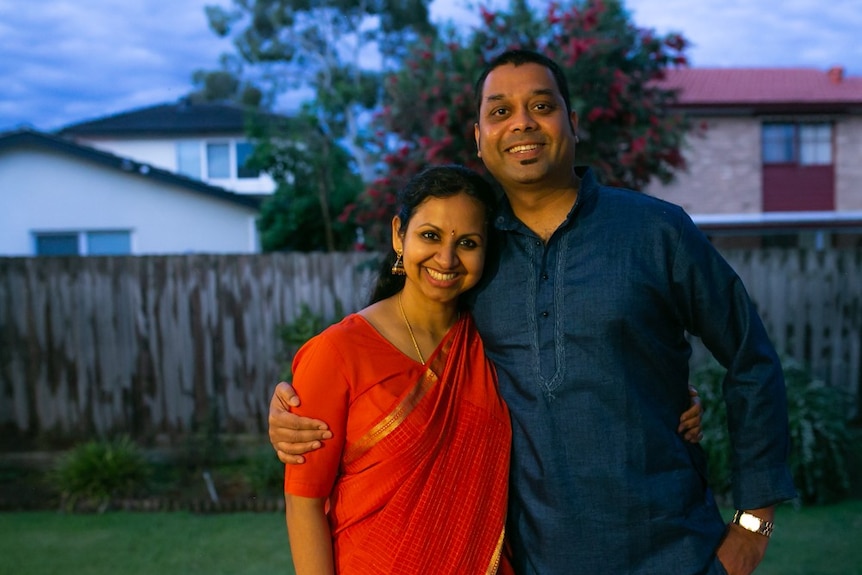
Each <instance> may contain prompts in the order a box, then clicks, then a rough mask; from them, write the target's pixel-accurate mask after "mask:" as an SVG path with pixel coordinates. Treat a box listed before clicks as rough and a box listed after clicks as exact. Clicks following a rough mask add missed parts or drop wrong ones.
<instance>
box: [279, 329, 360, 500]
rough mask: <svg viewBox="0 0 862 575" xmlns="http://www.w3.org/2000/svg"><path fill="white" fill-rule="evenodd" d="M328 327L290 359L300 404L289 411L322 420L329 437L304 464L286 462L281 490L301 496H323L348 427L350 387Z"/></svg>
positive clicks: (334, 474)
mask: <svg viewBox="0 0 862 575" xmlns="http://www.w3.org/2000/svg"><path fill="white" fill-rule="evenodd" d="M344 365H345V359H344V358H343V357H342V356H341V354H340V353H339V351H338V347H337V346H336V345H335V342H334V341H333V337H332V334H331V332H330V331H329V330H327V331H324V332H323V333H321V334H320V335H318V336H316V337H314V338H312V339H311V340H309V341H308V342H307V343H306V344H305V345H304V346H303V347H302V348H300V350H299V351H298V352H297V354H296V356H295V357H294V360H293V386H294V389H296V393H297V394H298V395H299V398H300V400H301V402H302V404H301V405H300V406H299V407H297V408H293V409H292V410H291V411H292V412H293V413H296V414H298V415H302V416H305V417H313V418H315V419H320V420H322V421H325V422H326V423H327V425H329V429H330V430H331V431H332V439H328V440H326V441H324V442H323V447H321V448H320V449H318V450H315V451H312V452H310V453H307V454H305V463H302V464H299V465H286V466H285V474H284V491H285V493H290V494H292V495H299V496H302V497H326V496H328V495H329V494H330V492H331V491H332V488H333V485H334V484H335V479H336V477H337V475H338V470H339V466H340V464H341V455H342V452H343V450H344V442H345V435H346V429H347V410H348V406H349V398H350V386H349V382H348V380H347V378H346V377H345V372H344V370H343V369H342V366H344Z"/></svg>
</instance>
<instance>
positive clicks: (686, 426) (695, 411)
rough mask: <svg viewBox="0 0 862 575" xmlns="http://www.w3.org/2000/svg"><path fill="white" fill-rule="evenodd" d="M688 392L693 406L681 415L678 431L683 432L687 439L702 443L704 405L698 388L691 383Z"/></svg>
mask: <svg viewBox="0 0 862 575" xmlns="http://www.w3.org/2000/svg"><path fill="white" fill-rule="evenodd" d="M688 394H689V396H690V397H691V406H690V407H689V408H688V409H687V410H685V411H684V412H683V414H682V415H681V416H680V418H679V426H678V427H677V432H679V433H682V434H683V437H684V438H685V440H686V441H689V442H691V443H700V441H701V440H702V439H703V429H702V428H701V423H702V419H703V406H702V404H701V400H700V396H699V395H698V393H697V390H696V389H695V388H694V387H692V386H691V385H689V386H688Z"/></svg>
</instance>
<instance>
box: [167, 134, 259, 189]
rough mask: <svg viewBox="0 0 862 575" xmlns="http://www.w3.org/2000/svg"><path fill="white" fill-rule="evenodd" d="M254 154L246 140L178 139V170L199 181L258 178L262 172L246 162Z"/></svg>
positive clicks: (252, 146)
mask: <svg viewBox="0 0 862 575" xmlns="http://www.w3.org/2000/svg"><path fill="white" fill-rule="evenodd" d="M253 153H254V145H253V144H252V143H251V142H246V141H242V140H230V141H221V142H205V141H201V140H190V141H184V142H177V172H179V173H180V174H182V175H184V176H188V177H190V178H195V179H198V180H201V179H212V180H229V179H232V178H234V179H256V178H258V177H260V171H259V170H257V169H253V168H249V167H248V166H247V165H246V164H247V163H248V160H249V158H250V157H251V156H252V154H253Z"/></svg>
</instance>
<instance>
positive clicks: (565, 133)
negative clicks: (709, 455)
mask: <svg viewBox="0 0 862 575" xmlns="http://www.w3.org/2000/svg"><path fill="white" fill-rule="evenodd" d="M476 87H477V89H476V93H477V111H478V121H477V123H476V126H475V136H476V143H477V147H478V150H479V156H480V157H481V158H482V160H483V162H484V163H485V166H486V167H487V168H488V171H489V172H490V173H491V175H492V176H494V178H495V179H496V180H497V182H499V184H500V185H501V187H502V188H503V190H504V192H505V195H506V199H507V200H508V201H507V203H506V205H504V206H503V208H502V210H501V212H500V214H499V215H498V216H497V218H496V220H495V227H496V228H497V230H498V231H499V234H500V242H501V249H500V253H499V256H498V259H497V260H496V261H489V262H488V263H487V264H486V271H485V276H484V279H483V282H482V284H481V285H480V286H479V289H478V290H477V293H476V295H475V301H474V302H473V306H472V312H473V315H474V317H475V319H476V324H477V326H478V327H479V331H480V333H481V334H482V337H483V340H484V341H485V347H486V352H487V353H488V356H489V357H490V358H491V359H492V360H494V363H495V364H496V366H497V372H498V376H499V380H500V392H501V394H502V396H503V398H504V399H505V400H506V402H507V403H508V405H509V410H510V413H511V418H512V431H513V449H512V465H511V473H510V506H509V517H508V530H507V533H508V536H509V540H510V543H511V547H512V553H513V562H514V567H515V570H516V572H518V573H520V574H521V575H534V574H541V575H547V574H557V573H559V574H571V573H585V574H590V575H592V574H595V573H643V574H659V575H663V574H706V573H709V574H712V573H724V572H725V571H726V572H727V573H730V574H732V575H736V574H746V573H751V572H752V571H753V570H754V568H755V567H756V566H757V564H758V563H759V562H760V560H761V559H762V558H763V555H764V553H765V550H766V546H767V543H768V535H769V532H770V531H771V522H772V520H773V515H774V505H775V504H777V503H778V502H780V501H783V500H786V499H789V498H791V497H793V496H794V495H795V491H794V488H793V485H792V481H791V478H790V473H789V470H788V467H787V454H788V451H789V439H788V433H787V410H786V397H785V389H784V382H783V378H782V373H781V367H780V365H779V361H778V359H777V357H776V354H775V351H774V349H773V348H772V345H771V344H770V342H769V340H768V337H767V335H766V333H765V330H764V328H763V325H762V323H761V321H760V319H759V318H758V316H757V314H756V312H755V311H754V308H753V305H752V303H751V301H750V300H749V297H748V295H747V294H746V292H745V289H744V287H743V286H742V283H741V282H740V280H739V278H738V277H737V276H736V274H735V273H734V272H733V270H731V269H730V267H729V266H728V264H727V263H726V262H725V261H724V260H723V259H722V258H721V256H720V255H719V254H718V253H717V252H716V250H715V249H714V248H713V247H712V246H711V245H710V244H709V242H708V241H707V239H706V238H705V237H704V236H703V235H702V234H701V233H700V232H699V231H698V229H697V228H696V227H695V226H694V224H693V223H692V222H691V220H690V218H688V216H687V215H686V214H685V213H684V212H683V211H682V209H681V208H679V207H677V206H674V205H671V204H668V203H666V202H663V201H660V200H657V199H654V198H650V197H647V196H644V195H642V194H638V193H635V192H631V191H628V190H620V189H615V188H609V187H605V186H601V185H599V184H598V183H597V181H596V179H595V176H594V175H593V174H592V172H591V171H590V170H589V169H581V168H574V161H575V145H576V143H577V137H576V135H575V134H576V131H577V122H578V119H577V115H576V114H575V113H573V112H572V111H571V109H570V104H569V94H568V87H567V85H566V80H565V77H564V76H563V74H562V72H561V71H560V69H559V67H558V66H557V65H556V64H555V63H554V62H552V61H550V60H548V59H547V58H545V57H543V56H541V55H539V54H537V53H534V52H529V51H511V52H506V53H504V54H502V55H501V56H499V57H497V58H496V59H495V60H494V61H492V62H491V63H490V64H489V65H488V67H487V68H486V70H485V72H484V73H483V74H482V76H481V77H480V78H479V81H478V82H477V85H476ZM686 331H688V332H690V333H693V334H695V335H698V336H700V337H701V338H702V340H703V342H704V343H705V344H706V346H707V347H708V348H709V349H710V350H711V352H712V353H713V354H714V355H715V357H716V358H717V359H718V360H719V361H720V362H721V363H722V365H724V366H725V367H727V368H728V374H727V378H726V381H725V400H726V402H727V407H728V425H729V428H730V435H731V441H732V446H733V467H734V489H733V493H734V502H735V504H736V506H737V508H738V509H739V510H740V514H739V515H740V518H739V519H738V521H739V523H738V524H737V523H732V524H731V525H729V526H726V525H725V524H724V522H723V520H722V519H721V517H720V515H719V513H718V510H717V507H716V505H715V502H714V500H713V498H712V495H711V493H710V491H709V489H708V488H707V485H706V469H705V458H704V455H703V452H702V450H701V449H700V448H699V447H697V446H692V445H689V444H686V442H685V441H683V440H682V438H681V437H680V436H679V435H678V433H677V414H679V413H681V412H682V411H683V410H684V409H685V407H686V405H687V400H688V393H687V383H686V382H687V380H688V359H689V355H690V347H689V345H688V343H687V341H686V338H685V332H686ZM290 391H291V390H289V389H287V388H286V387H285V386H283V385H280V388H279V389H278V390H277V392H276V394H275V395H274V396H273V402H272V405H271V415H270V428H271V431H270V437H271V439H272V441H273V443H274V445H276V446H277V449H279V450H280V451H281V453H280V457H282V459H283V460H285V461H291V460H293V456H291V455H290V454H289V452H292V453H301V452H302V450H304V449H305V448H306V447H307V445H308V442H312V443H314V444H315V445H317V444H319V443H318V441H319V440H320V439H321V438H325V437H326V435H325V433H326V432H323V431H303V432H301V433H300V432H297V433H288V431H287V430H286V429H285V427H292V428H296V429H299V428H304V429H310V428H313V427H315V426H317V427H322V424H320V422H315V421H309V420H305V421H303V422H302V423H301V424H300V423H299V422H298V421H297V418H295V416H288V415H287V414H286V413H285V412H284V408H283V407H281V405H282V403H283V402H285V401H293V399H290V397H291V395H292V394H291V392H290ZM291 418H292V419H291ZM285 441H288V442H297V443H294V444H292V445H289V446H286V445H284V444H283V442H285ZM299 442H304V443H299ZM743 511H744V512H745V513H742V512H743ZM453 512H455V513H457V510H453Z"/></svg>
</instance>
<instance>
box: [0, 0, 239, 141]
mask: <svg viewBox="0 0 862 575" xmlns="http://www.w3.org/2000/svg"><path fill="white" fill-rule="evenodd" d="M207 3H212V2H211V1H208V0H183V1H182V2H176V3H174V2H162V1H158V0H148V1H138V2H127V1H125V0H78V1H64V0H42V1H41V2H40V3H39V7H38V9H34V7H33V6H32V5H31V4H30V3H29V2H28V1H27V0H20V2H13V1H12V0H0V22H2V24H0V54H2V58H0V77H3V78H4V89H3V91H2V93H0V130H2V129H8V128H11V127H13V126H15V125H20V124H31V125H35V126H36V127H37V128H39V129H53V128H57V127H60V126H61V125H63V124H66V123H69V122H72V121H78V120H82V119H89V118H94V117H99V116H103V115H106V114H111V113H115V112H119V111H123V110H127V109H130V108H135V107H140V106H146V105H151V104H154V103H158V102H163V101H170V100H175V99H176V98H178V97H180V96H182V95H184V94H186V93H188V92H189V91H190V90H191V89H192V83H191V76H192V73H193V72H194V71H195V70H196V69H212V68H215V67H216V66H217V64H218V56H219V54H220V53H221V52H223V51H226V50H229V49H230V45H229V42H227V41H224V40H221V39H219V38H217V37H216V36H215V34H214V33H213V32H211V31H210V30H209V28H208V26H207V21H206V16H205V14H204V5H205V4H207Z"/></svg>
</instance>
